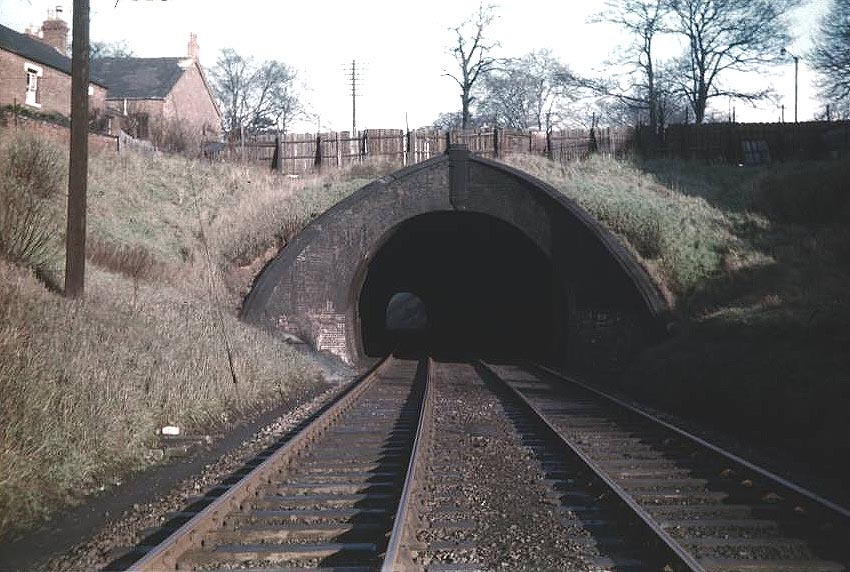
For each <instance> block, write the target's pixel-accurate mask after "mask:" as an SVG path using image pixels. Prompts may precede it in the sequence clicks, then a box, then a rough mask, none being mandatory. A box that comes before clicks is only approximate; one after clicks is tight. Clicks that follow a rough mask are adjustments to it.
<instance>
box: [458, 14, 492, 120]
mask: <svg viewBox="0 0 850 572" xmlns="http://www.w3.org/2000/svg"><path fill="white" fill-rule="evenodd" d="M494 10H495V7H494V6H491V5H487V6H485V5H484V4H479V6H478V12H477V13H476V14H475V15H474V16H472V17H471V18H469V19H468V20H466V21H465V22H464V23H463V24H461V25H460V26H457V27H455V28H451V30H452V31H453V32H454V33H455V35H456V43H455V44H454V45H453V46H452V47H451V48H450V49H449V51H450V52H451V54H452V55H453V56H454V58H455V61H457V63H458V66H459V67H460V73H458V74H457V75H455V74H451V73H448V72H446V75H447V76H449V77H450V78H452V79H453V80H455V82H457V84H458V86H459V87H460V102H461V127H462V128H463V129H466V128H467V126H468V125H469V117H470V111H469V109H470V106H471V105H472V102H473V101H474V99H475V98H474V97H473V95H472V88H473V87H475V83H476V82H477V81H478V78H479V77H481V74H485V73H487V72H488V71H489V70H491V69H492V68H493V66H494V64H495V60H494V59H493V58H492V57H490V55H489V53H490V51H491V50H492V49H493V48H494V47H496V46H497V45H498V42H492V43H488V42H487V40H486V38H485V31H486V29H487V27H488V26H489V25H490V24H491V23H492V22H493V20H494V19H495V17H496V16H495V14H494Z"/></svg>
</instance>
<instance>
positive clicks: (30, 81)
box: [24, 64, 42, 107]
mask: <svg viewBox="0 0 850 572" xmlns="http://www.w3.org/2000/svg"><path fill="white" fill-rule="evenodd" d="M24 71H26V73H27V91H26V96H25V97H24V103H26V104H27V105H30V106H32V107H41V104H40V103H39V102H38V78H40V77H41V75H42V69H41V68H40V67H39V66H36V65H33V64H24Z"/></svg>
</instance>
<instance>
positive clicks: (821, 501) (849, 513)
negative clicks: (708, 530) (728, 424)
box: [531, 364, 850, 518]
mask: <svg viewBox="0 0 850 572" xmlns="http://www.w3.org/2000/svg"><path fill="white" fill-rule="evenodd" d="M531 366H532V367H534V368H537V369H540V370H541V371H544V372H546V373H548V374H550V375H553V376H555V377H557V378H559V379H561V380H564V381H566V382H568V383H572V384H573V385H577V386H578V387H581V388H582V389H585V390H587V391H589V392H591V393H594V394H595V395H598V396H599V397H602V398H604V399H606V400H608V401H610V402H612V403H614V404H616V405H618V406H620V407H623V408H625V409H627V410H628V411H631V412H632V413H636V414H637V415H640V416H641V417H643V418H645V419H648V420H649V421H651V422H653V423H655V424H658V425H661V426H663V427H665V428H666V429H669V430H670V431H673V432H674V433H676V434H678V435H680V436H682V437H685V438H686V439H688V440H690V441H693V442H695V443H697V444H699V445H700V446H702V447H705V448H706V449H709V450H711V451H713V452H715V453H717V454H719V455H721V456H723V457H724V458H726V459H728V460H729V461H732V462H734V463H736V464H738V465H741V466H743V467H746V468H747V469H748V470H750V471H752V472H754V473H757V474H758V475H760V476H762V477H764V478H766V479H768V480H770V481H773V482H774V483H776V484H778V485H780V486H781V487H784V488H786V489H789V490H791V491H794V492H795V493H797V494H799V495H800V496H803V497H805V498H807V499H808V500H810V501H812V502H814V503H816V504H818V505H820V506H821V507H823V508H825V509H829V510H831V511H833V512H835V513H837V514H838V515H840V516H842V517H844V518H850V510H848V509H847V508H845V507H843V506H841V505H839V504H837V503H835V502H833V501H831V500H829V499H826V498H823V497H822V496H820V495H818V494H817V493H814V492H812V491H810V490H808V489H805V488H803V487H801V486H800V485H797V484H795V483H792V482H791V481H789V480H787V479H784V478H783V477H780V476H779V475H777V474H775V473H772V472H770V471H768V470H767V469H764V468H762V467H760V466H758V465H756V464H754V463H751V462H750V461H747V460H746V459H743V458H741V457H739V456H737V455H735V454H734V453H730V452H729V451H726V450H725V449H722V448H720V447H718V446H717V445H714V444H712V443H709V442H708V441H706V440H704V439H702V438H700V437H698V436H696V435H694V434H693V433H689V432H688V431H685V430H684V429H681V428H679V427H677V426H675V425H673V424H672V423H669V422H667V421H664V420H663V419H659V418H658V417H655V416H654V415H652V414H650V413H647V412H646V411H643V410H641V409H638V408H637V407H635V406H633V405H631V404H629V403H626V402H625V401H623V400H621V399H618V398H616V397H614V396H613V395H609V394H607V393H605V392H604V391H601V390H599V389H596V388H595V387H592V386H590V385H588V384H587V383H584V382H582V381H578V380H577V379H573V378H571V377H568V376H566V375H564V374H562V373H560V372H558V371H555V370H553V369H551V368H549V367H546V366H542V365H537V364H531Z"/></svg>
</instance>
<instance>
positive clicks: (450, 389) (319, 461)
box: [127, 357, 850, 572]
mask: <svg viewBox="0 0 850 572" xmlns="http://www.w3.org/2000/svg"><path fill="white" fill-rule="evenodd" d="M250 465H251V466H249V467H247V468H246V469H245V471H244V474H241V475H239V476H238V477H239V478H234V479H231V480H230V481H228V482H224V483H222V484H221V485H219V486H217V487H215V488H214V489H213V490H211V491H209V492H208V493H207V495H206V496H205V497H204V498H203V499H201V502H200V504H196V507H195V508H193V509H192V510H188V511H186V512H185V513H182V514H180V515H177V520H174V521H172V526H170V527H167V528H164V529H162V530H160V531H158V532H157V533H156V534H154V535H153V536H151V537H149V538H148V540H146V541H144V542H142V543H141V544H142V545H141V546H140V547H139V549H138V550H137V553H136V556H137V557H138V556H139V555H141V554H142V553H144V555H143V556H141V557H140V558H139V559H138V560H137V561H136V562H135V563H133V564H131V565H130V566H129V568H127V569H129V570H234V569H236V570H275V571H277V572H284V571H290V572H291V571H294V570H301V569H310V568H312V569H320V570H328V571H330V570H335V571H338V572H343V571H344V572H366V571H373V570H374V571H377V570H381V571H382V572H391V571H412V570H428V571H430V572H449V571H452V572H463V571H466V572H473V571H475V570H492V569H511V570H564V571H570V572H571V571H580V570H581V571H586V570H598V571H601V570H616V571H629V572H636V571H642V570H646V571H649V570H666V571H677V570H692V571H702V570H706V571H717V572H721V571H722V572H739V571H740V572H744V571H746V572H750V571H765V572H767V571H771V572H802V571H806V572H837V571H840V570H848V569H850V567H848V561H850V559H849V558H848V548H847V540H848V530H850V527H848V523H850V515H849V514H848V512H847V511H846V510H845V509H843V508H842V507H839V506H836V505H833V504H832V503H829V502H828V501H825V500H824V499H821V498H819V497H817V496H816V495H814V494H812V493H809V492H808V491H806V490H804V489H802V488H801V487H798V486H796V485H794V484H793V483H790V482H787V481H784V480H783V479H781V478H779V477H776V476H775V475H772V474H770V473H768V472H767V471H764V470H762V469H759V468H758V467H756V466H754V465H752V464H750V463H747V462H746V461H744V460H743V459H739V458H737V457H735V456H734V455H731V454H729V453H727V452H725V451H723V450H721V449H719V448H717V447H715V446H713V445H711V444H708V443H706V442H704V441H702V440H700V439H698V438H696V437H694V436H692V435H689V434H687V433H685V432H684V431H681V430H679V429H677V428H675V427H672V426H670V425H668V424H666V423H664V422H661V421H659V420H657V419H654V418H652V417H650V416H648V415H647V414H645V413H643V412H640V411H637V410H635V409H632V408H630V407H629V406H627V405H626V404H624V403H621V402H618V401H617V400H616V399H613V398H611V397H609V396H606V395H604V394H601V393H599V392H597V391H596V390H594V389H592V388H590V387H588V386H586V385H582V384H581V383H578V382H575V381H574V380H571V379H568V378H564V377H561V376H559V375H558V374H556V373H555V372H552V371H549V370H545V369H543V368H540V367H536V366H522V367H520V366H515V365H495V364H484V363H482V362H473V363H448V362H439V363H438V362H434V361H433V360H431V359H421V360H403V359H398V358H393V357H390V358H388V359H387V360H386V361H384V362H382V363H381V364H379V365H378V366H376V368H374V370H373V371H371V372H370V373H368V374H366V375H364V376H363V377H362V378H361V379H360V380H358V381H357V382H356V383H355V384H353V385H352V386H351V388H350V389H349V390H348V391H346V392H344V394H343V395H341V396H340V398H339V399H338V400H337V401H335V402H334V403H332V404H329V405H328V406H327V407H326V408H325V409H324V410H323V411H322V412H320V414H317V415H316V416H314V418H313V419H312V420H311V421H310V422H309V423H305V424H304V425H303V426H302V427H301V428H299V430H298V431H297V432H295V433H294V434H292V435H291V436H290V437H288V438H286V439H285V440H284V441H283V442H282V443H281V446H280V447H279V449H278V450H276V451H269V452H267V453H265V454H263V455H262V456H261V457H259V458H257V459H256V460H255V461H253V462H252V463H250ZM181 518H182V520H180V519H181ZM154 544H155V545H154ZM505 566H507V567H508V568H505Z"/></svg>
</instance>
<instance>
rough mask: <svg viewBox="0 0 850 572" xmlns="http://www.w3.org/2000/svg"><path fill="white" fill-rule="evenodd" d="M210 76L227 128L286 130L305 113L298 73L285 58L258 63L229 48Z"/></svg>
mask: <svg viewBox="0 0 850 572" xmlns="http://www.w3.org/2000/svg"><path fill="white" fill-rule="evenodd" d="M210 79H211V84H212V89H213V91H214V93H215V95H216V97H217V98H218V100H219V102H220V104H221V108H222V110H223V113H222V118H221V119H222V127H223V129H224V130H225V131H226V132H229V133H233V132H236V131H238V130H240V129H243V128H244V129H249V130H254V131H263V130H268V129H276V130H280V131H284V132H285V131H286V129H287V127H288V126H289V125H290V124H291V123H292V121H293V120H294V119H295V118H297V117H299V116H301V115H302V114H303V113H304V107H303V104H302V102H301V100H300V97H299V93H298V86H297V74H296V72H295V70H294V69H292V68H291V67H289V66H287V65H286V64H285V63H283V62H278V61H274V60H269V61H265V62H263V63H262V64H259V65H258V64H255V63H254V60H253V58H250V57H248V58H244V57H242V56H240V55H239V54H237V53H236V51H235V50H233V49H230V48H225V49H223V50H222V51H221V54H220V55H219V58H218V60H217V61H216V64H215V66H214V67H213V68H212V69H211V70H210Z"/></svg>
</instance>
